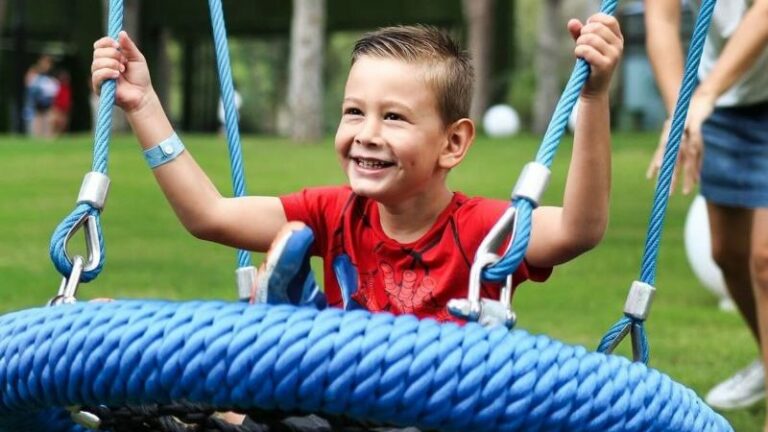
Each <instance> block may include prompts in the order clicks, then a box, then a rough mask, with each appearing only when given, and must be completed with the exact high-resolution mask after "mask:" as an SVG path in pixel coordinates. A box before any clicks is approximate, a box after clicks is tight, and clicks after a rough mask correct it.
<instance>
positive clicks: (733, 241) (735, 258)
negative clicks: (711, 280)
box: [706, 201, 768, 409]
mask: <svg viewBox="0 0 768 432" xmlns="http://www.w3.org/2000/svg"><path fill="white" fill-rule="evenodd" d="M707 211H708V214H709V223H710V232H711V237H712V257H713V258H714V260H715V262H716V263H717V264H718V266H719V267H720V269H721V270H722V272H723V278H724V279H725V285H726V287H727V289H728V292H729V294H730V295H731V298H732V299H733V301H734V303H735V304H736V307H737V308H738V310H739V312H740V313H741V316H742V317H743V318H744V321H745V323H746V324H747V327H748V328H749V330H750V332H751V333H752V335H753V336H754V338H755V341H756V342H757V343H758V345H760V340H761V339H762V337H761V331H760V327H759V324H758V315H757V309H756V298H755V297H756V292H755V291H754V290H753V287H752V276H751V273H752V272H751V270H750V263H751V259H750V256H751V253H750V251H751V250H752V233H753V229H752V225H753V220H754V211H753V210H750V209H744V208H737V207H729V206H722V205H718V204H714V203H712V202H709V201H708V202H707ZM766 292H767V293H768V291H766ZM766 311H768V307H766ZM767 317H768V315H767ZM766 336H768V334H766ZM764 397H765V371H764V368H763V361H762V356H761V360H756V361H754V362H752V363H751V364H750V365H748V366H747V367H746V368H744V369H742V370H740V371H738V372H737V373H736V374H735V375H733V376H732V377H730V378H728V379H727V380H725V381H723V382H721V383H719V384H718V385H716V386H715V387H714V388H712V390H710V391H709V393H708V394H707V396H706V401H707V403H708V404H710V405H711V406H713V407H715V408H720V409H735V408H743V407H746V406H750V405H752V404H754V403H756V402H758V401H759V400H761V399H762V398H764Z"/></svg>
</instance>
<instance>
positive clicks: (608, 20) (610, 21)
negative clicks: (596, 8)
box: [587, 13, 622, 38]
mask: <svg viewBox="0 0 768 432" xmlns="http://www.w3.org/2000/svg"><path fill="white" fill-rule="evenodd" d="M589 23H600V24H604V25H605V26H607V27H608V28H609V29H610V30H611V32H612V33H613V34H615V35H616V36H618V37H619V38H622V35H621V27H620V26H619V20H617V19H616V17H614V16H612V15H606V14H604V13H599V14H595V15H592V16H591V17H589V19H587V24H589Z"/></svg>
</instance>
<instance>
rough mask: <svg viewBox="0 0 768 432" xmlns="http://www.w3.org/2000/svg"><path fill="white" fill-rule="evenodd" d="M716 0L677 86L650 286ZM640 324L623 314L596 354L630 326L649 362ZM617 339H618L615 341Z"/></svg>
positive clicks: (652, 225) (648, 258) (699, 26)
mask: <svg viewBox="0 0 768 432" xmlns="http://www.w3.org/2000/svg"><path fill="white" fill-rule="evenodd" d="M715 3H716V0H704V1H702V2H701V8H700V12H699V16H698V18H697V19H696V25H695V27H694V30H693V35H692V36H691V44H690V47H689V49H688V57H687V59H686V66H685V73H684V75H683V83H682V85H681V87H680V94H679V96H678V98H677V105H676V106H675V112H674V115H673V116H672V125H671V127H670V132H669V137H668V139H667V146H666V148H665V149H664V159H663V161H662V164H661V169H660V170H659V179H658V182H657V183H656V192H655V195H654V198H653V207H652V209H651V216H650V220H649V223H648V235H647V237H646V241H645V251H644V253H643V260H642V265H641V270H640V281H641V282H644V283H646V284H648V285H651V286H653V285H654V284H655V282H656V261H657V258H658V254H659V245H660V244H661V234H662V227H663V225H664V216H665V214H666V211H667V202H668V199H669V188H670V185H671V183H672V174H673V172H674V169H675V164H676V162H677V153H678V150H679V148H680V141H681V140H682V136H683V130H684V128H685V119H686V116H687V115H688V105H689V104H690V101H691V97H692V96H693V91H694V90H695V88H696V86H697V84H698V79H697V73H698V70H699V61H700V60H701V53H702V50H703V49H704V41H705V40H706V37H707V32H708V30H709V24H710V21H711V19H712V14H713V11H714V8H715ZM643 324H644V323H643V321H642V320H639V319H636V318H633V317H630V316H627V315H625V316H624V317H622V318H621V319H620V320H619V321H618V322H617V323H616V324H614V325H613V327H611V329H610V330H608V332H607V333H606V334H605V336H603V339H602V340H601V341H600V344H599V345H598V348H597V350H598V351H599V352H608V351H609V350H610V348H611V347H613V346H616V344H617V343H618V342H619V341H620V338H621V335H622V334H624V335H625V334H626V331H625V330H624V329H625V328H627V327H628V326H632V330H631V332H630V333H634V334H635V337H636V338H637V339H639V346H640V347H641V357H642V359H643V362H644V363H647V362H648V358H649V352H648V351H649V349H648V343H647V336H646V334H645V328H644V325H643ZM617 339H618V340H617Z"/></svg>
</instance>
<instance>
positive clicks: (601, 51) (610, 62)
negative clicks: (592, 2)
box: [568, 13, 624, 96]
mask: <svg viewBox="0 0 768 432" xmlns="http://www.w3.org/2000/svg"><path fill="white" fill-rule="evenodd" d="M568 31H569V32H570V33H571V36H572V37H573V40H575V41H576V48H575V49H574V50H573V53H574V54H575V55H576V57H580V58H583V59H584V60H586V61H587V62H588V63H589V65H590V66H591V73H590V75H589V80H588V81H587V83H586V84H585V85H584V90H583V92H582V94H583V95H585V96H591V95H602V94H604V93H606V92H607V91H608V87H609V85H610V83H611V75H613V71H614V69H616V65H617V64H618V63H619V59H620V58H621V53H622V51H623V50H624V37H623V36H622V35H621V30H620V29H619V22H618V21H617V20H616V18H614V17H612V16H610V15H606V14H602V13H599V14H595V15H592V16H591V17H589V18H588V19H587V22H586V24H582V23H581V21H579V20H577V19H572V20H570V21H568Z"/></svg>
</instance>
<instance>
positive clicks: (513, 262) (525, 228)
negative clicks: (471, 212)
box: [483, 0, 618, 282]
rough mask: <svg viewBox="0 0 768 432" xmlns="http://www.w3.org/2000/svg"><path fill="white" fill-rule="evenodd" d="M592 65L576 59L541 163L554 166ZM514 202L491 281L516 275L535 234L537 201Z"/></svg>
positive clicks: (605, 8)
mask: <svg viewBox="0 0 768 432" xmlns="http://www.w3.org/2000/svg"><path fill="white" fill-rule="evenodd" d="M617 4H618V0H603V2H602V4H601V5H600V12H601V13H604V14H608V15H613V13H614V11H615V10H616V6H617ZM589 67H590V66H589V63H587V62H586V61H585V60H584V59H581V58H579V59H577V60H576V64H575V66H574V68H573V72H572V73H571V77H570V78H569V79H568V84H566V86H565V90H563V94H562V96H561V97H560V100H559V101H558V102H557V106H556V107H555V112H554V114H552V119H551V120H550V122H549V125H548V126H547V131H546V132H545V134H544V138H543V139H542V142H541V145H540V146H539V151H538V153H537V154H536V162H538V163H541V164H542V165H544V166H546V167H547V168H550V167H551V166H552V161H553V159H554V157H555V153H556V152H557V149H558V147H559V145H560V141H561V140H562V138H563V135H564V134H565V129H566V126H567V125H568V117H570V115H571V112H572V111H573V107H574V106H575V105H576V102H577V101H578V99H579V95H580V94H581V89H582V88H583V87H584V84H585V83H586V82H587V79H588V78H589V71H590V69H589ZM511 205H512V206H515V208H516V212H517V230H518V231H517V233H516V234H515V237H514V238H513V239H512V244H511V246H510V247H509V249H508V250H507V252H506V253H505V254H504V256H502V257H501V259H500V260H499V261H497V262H496V263H495V264H492V265H490V266H488V267H487V268H486V269H485V270H484V271H483V279H485V280H487V281H493V282H503V281H504V280H506V278H507V276H508V275H510V274H512V273H513V272H514V271H515V269H517V267H518V266H519V265H520V263H521V262H522V261H523V258H524V257H525V251H526V250H527V249H528V242H529V240H530V234H531V220H532V219H531V215H532V213H533V209H534V205H536V203H533V202H531V201H529V200H527V199H513V200H512V203H511Z"/></svg>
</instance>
